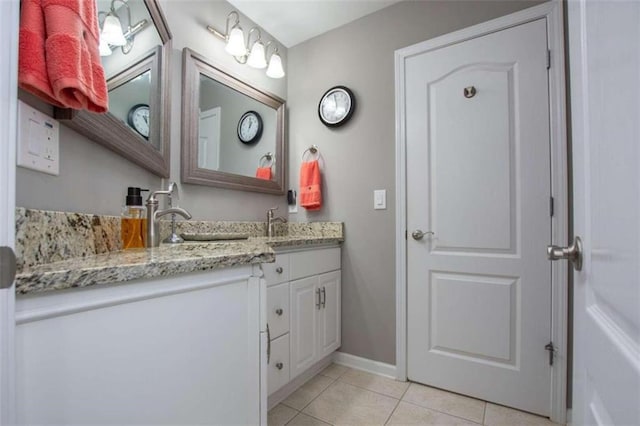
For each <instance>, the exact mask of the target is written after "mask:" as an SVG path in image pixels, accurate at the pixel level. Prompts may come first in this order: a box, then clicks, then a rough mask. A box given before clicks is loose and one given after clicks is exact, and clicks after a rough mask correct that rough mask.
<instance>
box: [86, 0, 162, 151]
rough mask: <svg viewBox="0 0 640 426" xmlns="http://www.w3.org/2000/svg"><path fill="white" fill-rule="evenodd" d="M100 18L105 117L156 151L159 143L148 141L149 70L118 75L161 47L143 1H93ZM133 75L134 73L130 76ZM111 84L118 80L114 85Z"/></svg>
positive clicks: (150, 119) (149, 131) (149, 127)
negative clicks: (106, 89)
mask: <svg viewBox="0 0 640 426" xmlns="http://www.w3.org/2000/svg"><path fill="white" fill-rule="evenodd" d="M97 5H98V14H99V18H100V29H101V32H100V36H101V39H100V56H101V58H100V59H101V61H102V66H103V67H104V70H105V75H106V77H107V82H108V85H109V113H110V114H112V115H113V116H114V117H116V118H117V119H119V120H120V121H122V123H124V124H126V125H127V126H129V128H131V129H132V130H133V131H134V133H135V135H136V136H140V137H142V138H143V139H144V141H145V142H150V144H151V145H152V146H153V147H154V148H155V149H157V150H160V148H161V147H160V140H159V139H158V138H152V137H150V136H151V135H152V134H153V133H154V132H152V131H151V128H152V126H153V125H154V124H155V123H153V116H154V114H153V111H150V110H151V109H153V108H154V106H153V104H152V99H151V98H152V95H151V88H152V79H151V71H150V70H141V72H140V73H139V74H138V75H131V73H128V76H127V78H128V80H126V81H122V78H118V76H119V75H122V73H124V72H126V71H127V70H128V69H129V68H130V67H131V66H132V65H133V64H136V63H138V62H140V61H141V60H142V59H144V58H145V57H146V56H148V55H149V51H150V50H152V49H154V48H156V47H157V46H161V45H162V40H161V38H160V34H159V33H158V31H157V29H156V28H155V26H154V25H153V21H152V19H151V15H150V14H149V9H148V8H147V6H146V4H145V2H144V0H127V1H123V0H97ZM134 74H135V73H134ZM114 80H118V81H117V82H114Z"/></svg>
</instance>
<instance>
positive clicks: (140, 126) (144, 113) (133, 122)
mask: <svg viewBox="0 0 640 426" xmlns="http://www.w3.org/2000/svg"><path fill="white" fill-rule="evenodd" d="M127 122H128V123H129V126H131V127H133V129H134V130H135V131H136V132H138V133H140V134H141V135H142V136H143V137H145V138H146V139H149V105H145V104H138V105H134V106H133V107H132V108H131V109H130V110H129V116H128V117H127Z"/></svg>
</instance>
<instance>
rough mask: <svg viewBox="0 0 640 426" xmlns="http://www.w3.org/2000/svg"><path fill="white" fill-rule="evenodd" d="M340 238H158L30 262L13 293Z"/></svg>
mask: <svg viewBox="0 0 640 426" xmlns="http://www.w3.org/2000/svg"><path fill="white" fill-rule="evenodd" d="M342 241H343V238H342V237H337V238H336V237H323V236H308V237H305V236H300V235H294V236H279V237H271V238H267V237H251V238H249V239H248V240H241V241H233V242H221V241H217V242H185V243H183V244H162V245H161V246H160V247H158V248H154V249H133V250H121V251H113V252H108V253H103V254H98V255H95V256H88V257H82V258H74V259H68V260H63V261H60V262H54V263H46V264H42V265H37V266H34V267H31V268H29V269H28V270H26V271H23V272H21V273H19V274H18V275H17V276H16V294H28V293H29V294H30V293H37V292H43V291H51V290H63V289H68V288H76V287H88V286H91V285H96V284H108V283H118V282H125V281H131V280H136V279H140V278H152V277H159V276H168V275H177V274H184V273H189V272H197V271H208V270H215V269H221V268H227V267H232V266H238V265H249V264H257V263H264V262H267V263H268V262H274V261H275V253H274V251H273V248H274V247H301V246H314V245H324V244H338V243H340V242H342Z"/></svg>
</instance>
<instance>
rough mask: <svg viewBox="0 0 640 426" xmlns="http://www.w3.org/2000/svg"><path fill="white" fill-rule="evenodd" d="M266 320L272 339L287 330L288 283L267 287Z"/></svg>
mask: <svg viewBox="0 0 640 426" xmlns="http://www.w3.org/2000/svg"><path fill="white" fill-rule="evenodd" d="M267 322H268V323H269V332H270V333H271V339H272V340H273V339H275V338H276V337H280V336H282V335H283V334H284V333H288V332H289V283H284V284H279V285H275V286H273V287H269V288H267Z"/></svg>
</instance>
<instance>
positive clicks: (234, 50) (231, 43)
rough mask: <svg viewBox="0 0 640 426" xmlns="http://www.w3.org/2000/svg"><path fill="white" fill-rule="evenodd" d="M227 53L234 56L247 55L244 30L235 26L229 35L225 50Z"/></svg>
mask: <svg viewBox="0 0 640 426" xmlns="http://www.w3.org/2000/svg"><path fill="white" fill-rule="evenodd" d="M224 50H225V52H227V53H228V54H230V55H233V56H244V55H246V54H247V47H246V46H245V45H244V33H243V32H242V28H240V27H238V26H235V27H233V28H232V29H231V31H230V33H229V40H227V45H226V46H225V48H224Z"/></svg>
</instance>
